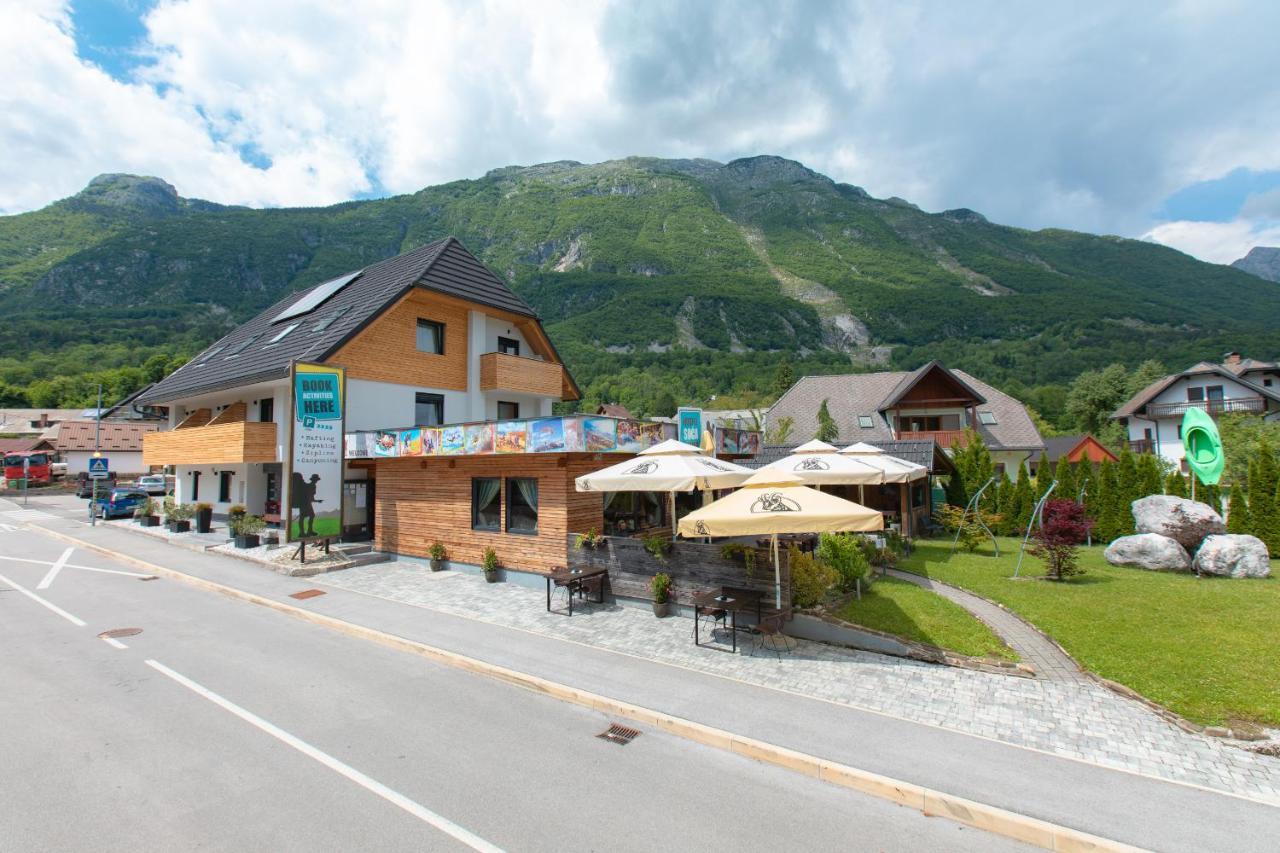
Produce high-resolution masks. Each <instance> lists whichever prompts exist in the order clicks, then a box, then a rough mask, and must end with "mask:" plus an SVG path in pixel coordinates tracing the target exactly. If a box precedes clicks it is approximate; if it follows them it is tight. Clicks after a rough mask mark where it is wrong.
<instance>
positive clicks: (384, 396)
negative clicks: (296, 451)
mask: <svg viewBox="0 0 1280 853" xmlns="http://www.w3.org/2000/svg"><path fill="white" fill-rule="evenodd" d="M476 381H477V384H478V383H479V380H478V379H477V380H476ZM420 391H422V392H427V393H431V394H439V395H441V396H442V397H444V419H445V422H446V423H458V422H460V421H466V420H484V404H485V400H484V395H483V394H481V393H480V392H479V390H478V389H477V391H476V392H475V396H476V397H478V398H479V399H478V401H477V402H476V404H475V405H474V406H473V401H472V395H470V394H467V393H464V392H462V391H448V390H445V389H443V388H423V387H420V386H416V385H398V384H393V383H390V382H372V381H370V380H368V379H348V380H347V423H346V428H347V430H348V431H349V432H350V431H353V430H360V429H385V428H389V427H410V426H415V425H416V421H415V417H414V415H415V412H416V410H415V397H414V395H415V394H417V393H418V392H420ZM495 408H496V405H495ZM473 410H476V411H478V412H479V417H474V418H473V417H472V416H471V412H472V411H473ZM288 428H289V426H288V423H287V422H286V424H285V430H286V433H285V441H286V442H287V441H288V432H287V430H288Z"/></svg>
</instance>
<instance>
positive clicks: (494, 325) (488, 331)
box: [472, 311, 538, 358]
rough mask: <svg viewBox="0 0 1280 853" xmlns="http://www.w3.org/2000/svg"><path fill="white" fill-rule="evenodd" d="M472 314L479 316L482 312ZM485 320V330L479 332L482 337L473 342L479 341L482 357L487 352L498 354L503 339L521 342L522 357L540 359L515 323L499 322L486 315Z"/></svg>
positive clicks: (475, 338)
mask: <svg viewBox="0 0 1280 853" xmlns="http://www.w3.org/2000/svg"><path fill="white" fill-rule="evenodd" d="M472 313H475V314H479V313H480V312H478V311H475V312H472ZM484 320H485V323H484V328H483V330H477V331H478V332H479V333H480V337H479V338H477V337H472V341H477V340H478V341H479V343H478V345H477V346H476V349H478V350H479V351H480V353H481V354H482V355H483V354H484V353H486V352H497V351H498V338H500V337H501V338H511V339H512V340H514V341H519V342H520V355H521V356H522V357H524V358H537V357H538V356H537V354H536V353H534V351H533V348H532V347H531V346H529V342H528V341H527V340H525V337H524V335H522V334H521V333H520V330H519V329H517V328H516V327H515V324H514V323H509V322H507V321H506V320H499V319H498V318H496V317H489V316H488V315H485V317H484Z"/></svg>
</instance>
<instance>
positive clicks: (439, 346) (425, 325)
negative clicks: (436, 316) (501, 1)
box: [417, 319, 444, 355]
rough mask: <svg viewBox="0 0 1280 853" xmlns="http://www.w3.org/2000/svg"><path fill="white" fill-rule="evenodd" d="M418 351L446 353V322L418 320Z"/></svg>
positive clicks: (436, 353)
mask: <svg viewBox="0 0 1280 853" xmlns="http://www.w3.org/2000/svg"><path fill="white" fill-rule="evenodd" d="M417 344H418V352H425V353H430V354H432V355H444V323H437V322H435V321H434V320H422V319H419V320H418V340H417Z"/></svg>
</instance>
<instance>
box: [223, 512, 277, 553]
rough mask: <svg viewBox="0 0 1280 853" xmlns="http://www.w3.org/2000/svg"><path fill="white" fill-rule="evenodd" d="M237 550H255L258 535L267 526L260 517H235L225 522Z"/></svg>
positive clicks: (257, 543)
mask: <svg viewBox="0 0 1280 853" xmlns="http://www.w3.org/2000/svg"><path fill="white" fill-rule="evenodd" d="M227 524H228V526H229V527H230V528H231V535H232V537H234V539H235V544H236V547H237V548H257V547H258V545H259V544H261V543H260V540H259V539H258V534H259V533H261V532H262V531H263V530H264V529H265V528H266V526H267V523H266V522H265V521H263V520H262V516H260V515H243V514H242V515H237V516H235V517H234V518H232V519H231V520H230V521H228V522H227Z"/></svg>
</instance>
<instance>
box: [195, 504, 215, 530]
mask: <svg viewBox="0 0 1280 853" xmlns="http://www.w3.org/2000/svg"><path fill="white" fill-rule="evenodd" d="M212 529H213V504H207V503H198V504H196V533H208V532H209V531H210V530H212Z"/></svg>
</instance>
